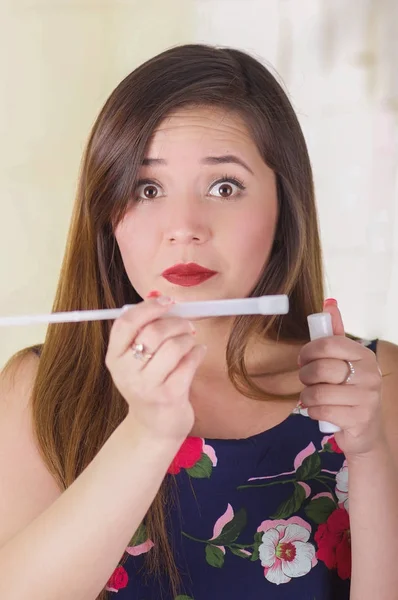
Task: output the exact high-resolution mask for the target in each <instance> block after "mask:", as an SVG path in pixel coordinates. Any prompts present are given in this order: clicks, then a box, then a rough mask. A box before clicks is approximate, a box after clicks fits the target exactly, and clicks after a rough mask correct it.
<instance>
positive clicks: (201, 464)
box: [185, 453, 213, 479]
mask: <svg viewBox="0 0 398 600" xmlns="http://www.w3.org/2000/svg"><path fill="white" fill-rule="evenodd" d="M212 469H213V464H212V462H211V460H210V458H209V457H208V456H207V454H205V453H203V454H202V458H201V459H200V460H199V461H198V462H197V463H196V465H194V466H193V467H191V468H189V469H185V470H186V472H187V473H188V475H189V476H190V477H195V478H196V479H205V478H206V477H210V475H211V472H212Z"/></svg>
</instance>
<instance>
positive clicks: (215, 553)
mask: <svg viewBox="0 0 398 600" xmlns="http://www.w3.org/2000/svg"><path fill="white" fill-rule="evenodd" d="M205 551H206V561H207V562H208V563H209V565H211V566H212V567H217V568H218V569H220V568H221V567H222V566H223V564H224V552H223V551H222V550H220V548H217V547H216V546H210V544H208V545H207V546H206V548H205Z"/></svg>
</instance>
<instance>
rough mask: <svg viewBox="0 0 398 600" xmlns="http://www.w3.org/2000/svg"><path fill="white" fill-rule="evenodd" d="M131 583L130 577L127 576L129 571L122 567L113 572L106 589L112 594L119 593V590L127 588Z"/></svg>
mask: <svg viewBox="0 0 398 600" xmlns="http://www.w3.org/2000/svg"><path fill="white" fill-rule="evenodd" d="M128 582H129V576H128V575H127V571H126V570H125V569H124V568H123V567H122V566H119V567H116V569H115V570H114V571H113V573H112V575H111V577H110V579H109V581H108V583H107V584H106V589H107V590H108V591H110V592H118V591H119V590H121V589H123V588H125V587H127V584H128Z"/></svg>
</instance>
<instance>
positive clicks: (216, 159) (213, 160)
mask: <svg viewBox="0 0 398 600" xmlns="http://www.w3.org/2000/svg"><path fill="white" fill-rule="evenodd" d="M200 162H201V163H202V165H225V164H235V165H240V166H241V167H243V168H244V169H246V171H248V172H249V173H251V174H252V175H254V173H253V171H252V170H251V168H250V167H249V166H248V165H247V164H246V163H245V162H244V161H243V160H242V159H241V158H239V157H238V156H235V155H234V154H225V156H206V157H205V158H203V159H202V160H201V161H200ZM142 165H143V166H144V167H152V166H156V165H167V161H165V160H164V158H144V160H143V161H142Z"/></svg>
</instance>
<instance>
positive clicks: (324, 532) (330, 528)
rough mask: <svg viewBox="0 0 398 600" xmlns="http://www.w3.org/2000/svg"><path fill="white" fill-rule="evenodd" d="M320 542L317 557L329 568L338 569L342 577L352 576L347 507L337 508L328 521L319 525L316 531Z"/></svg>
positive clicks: (317, 541)
mask: <svg viewBox="0 0 398 600" xmlns="http://www.w3.org/2000/svg"><path fill="white" fill-rule="evenodd" d="M314 539H315V541H316V543H317V544H318V551H317V553H316V556H317V558H319V560H322V561H323V562H324V563H325V565H326V566H327V567H328V569H337V574H338V576H339V577H340V579H348V578H349V577H350V576H351V536H350V520H349V516H348V512H347V511H346V510H345V508H337V509H336V510H334V511H333V512H332V514H331V515H330V517H329V518H328V520H327V521H326V523H322V524H321V525H319V527H318V530H317V532H316V533H315V538H314Z"/></svg>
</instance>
